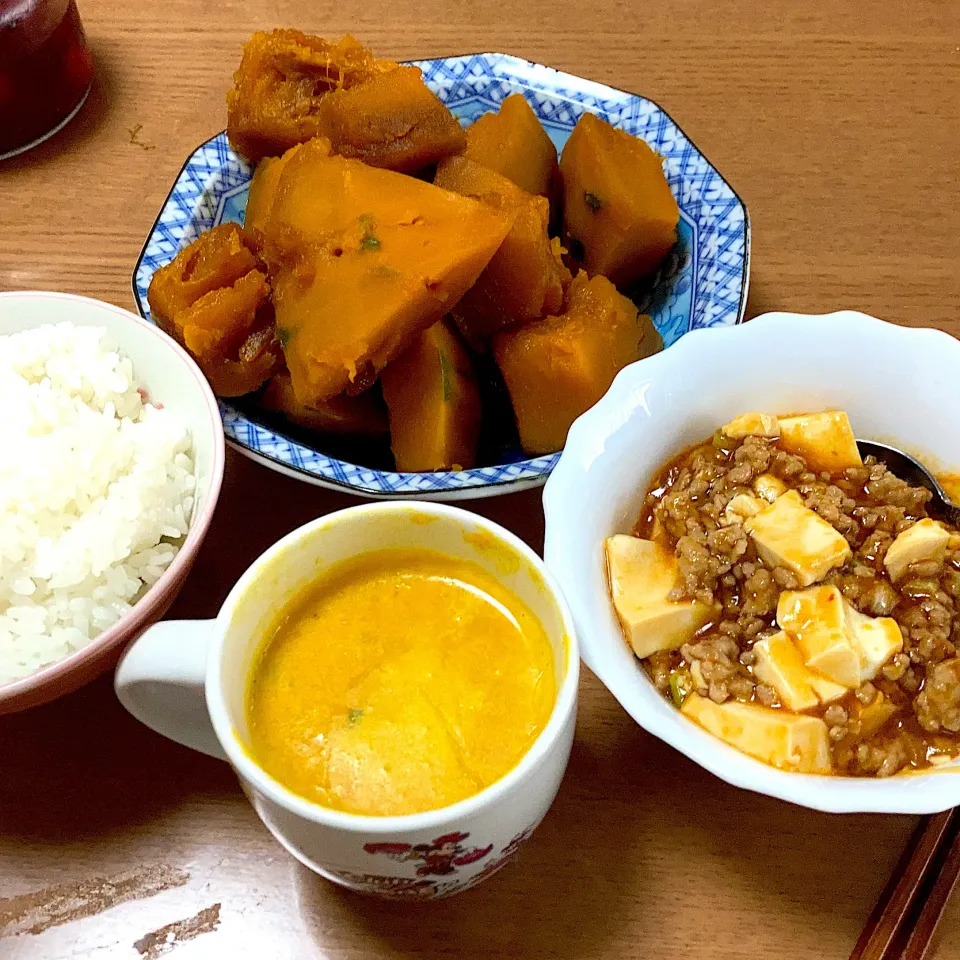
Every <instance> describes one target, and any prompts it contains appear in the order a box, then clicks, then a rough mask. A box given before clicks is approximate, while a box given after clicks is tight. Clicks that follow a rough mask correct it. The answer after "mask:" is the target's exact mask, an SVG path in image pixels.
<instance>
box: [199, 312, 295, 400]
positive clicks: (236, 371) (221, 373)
mask: <svg viewBox="0 0 960 960" xmlns="http://www.w3.org/2000/svg"><path fill="white" fill-rule="evenodd" d="M282 366H283V352H282V351H281V349H280V343H279V341H278V340H277V335H276V330H274V328H273V324H272V323H271V324H270V325H269V326H264V327H260V328H259V329H257V330H253V331H251V333H250V334H249V335H248V336H247V338H246V339H245V340H244V341H243V343H241V344H240V347H239V349H238V350H237V356H236V359H231V358H229V357H227V358H225V359H223V360H210V361H207V362H205V363H202V364H200V369H201V370H203V372H204V374H205V375H206V377H207V380H209V381H210V386H211V387H212V388H213V392H214V393H215V394H216V395H217V396H218V397H242V396H243V395H244V394H245V393H252V392H253V391H254V390H259V389H260V387H261V386H263V384H264V383H266V381H267V380H269V379H270V377H271V376H272V375H273V373H274V372H275V371H276V370H279V369H280V367H282Z"/></svg>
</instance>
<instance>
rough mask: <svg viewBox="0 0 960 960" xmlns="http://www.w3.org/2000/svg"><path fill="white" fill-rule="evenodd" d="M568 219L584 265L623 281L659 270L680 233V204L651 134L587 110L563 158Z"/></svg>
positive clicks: (566, 227)
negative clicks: (646, 137) (647, 139)
mask: <svg viewBox="0 0 960 960" xmlns="http://www.w3.org/2000/svg"><path fill="white" fill-rule="evenodd" d="M560 176H561V179H562V181H563V226H564V233H565V236H566V238H567V243H568V245H569V247H570V248H571V250H577V249H578V247H582V250H583V267H584V269H585V270H586V271H587V273H589V274H590V275H591V276H593V275H595V274H598V273H600V274H603V275H604V276H605V277H607V278H609V279H610V280H612V281H613V282H614V283H615V284H616V285H617V286H618V287H621V288H622V287H626V286H629V285H630V284H631V283H633V282H634V281H636V280H638V279H640V278H641V277H643V276H646V275H647V274H649V273H652V272H653V271H654V270H656V268H657V267H658V266H659V265H660V263H661V261H662V260H663V258H664V257H665V256H666V255H667V253H669V252H670V248H671V247H672V246H673V245H674V243H675V242H676V239H677V223H678V221H679V219H680V211H679V208H678V207H677V201H676V200H675V199H674V196H673V194H672V193H671V192H670V185H669V184H668V183H667V179H666V177H665V176H664V173H663V161H662V160H661V158H660V157H659V156H658V155H657V154H656V153H654V152H653V150H651V149H650V147H648V146H647V144H646V143H644V142H643V140H640V139H639V138H638V137H633V136H631V135H630V134H629V133H626V132H624V131H623V130H616V129H615V128H614V127H611V126H610V124H609V123H606V122H605V121H603V120H601V119H600V118H599V117H595V116H594V115H593V114H592V113H585V114H584V115H583V116H582V117H581V118H580V120H579V121H578V122H577V125H576V127H574V129H573V133H571V134H570V139H569V140H568V141H567V144H566V146H565V147H564V148H563V155H562V157H561V158H560Z"/></svg>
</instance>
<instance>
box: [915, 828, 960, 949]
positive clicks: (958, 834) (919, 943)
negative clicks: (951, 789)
mask: <svg viewBox="0 0 960 960" xmlns="http://www.w3.org/2000/svg"><path fill="white" fill-rule="evenodd" d="M956 821H957V817H956V816H955V817H954V824H955V826H954V833H953V840H952V841H951V842H950V846H949V848H948V849H947V851H946V855H945V856H944V857H943V859H942V860H941V867H940V871H939V873H938V874H937V877H936V880H935V881H934V883H933V886H931V887H930V888H929V892H928V893H927V896H926V899H925V901H924V902H923V906H922V908H921V910H920V913H919V914H918V915H917V919H916V923H915V924H914V927H913V930H912V931H911V932H910V936H909V937H908V939H907V943H906V946H905V947H904V949H903V960H927V958H929V957H932V956H933V950H934V947H935V945H936V941H935V939H934V938H935V935H936V932H937V925H938V924H939V923H940V919H941V918H942V917H943V913H944V911H945V910H946V907H947V903H948V902H949V901H950V895H951V894H952V893H953V890H954V887H956V885H957V879H958V878H960V824H957V823H956Z"/></svg>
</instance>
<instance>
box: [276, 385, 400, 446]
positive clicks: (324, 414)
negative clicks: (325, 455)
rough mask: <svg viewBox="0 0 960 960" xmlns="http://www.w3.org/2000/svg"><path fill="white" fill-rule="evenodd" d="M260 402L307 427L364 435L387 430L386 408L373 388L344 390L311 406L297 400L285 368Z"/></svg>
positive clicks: (372, 434) (380, 434) (381, 432)
mask: <svg viewBox="0 0 960 960" xmlns="http://www.w3.org/2000/svg"><path fill="white" fill-rule="evenodd" d="M260 406H262V407H263V408H264V409H265V410H272V411H274V412H276V413H282V414H283V415H284V416H285V417H286V418H287V419H288V420H289V421H290V422H291V423H295V424H297V425H298V426H301V427H306V428H307V429H308V430H320V431H322V432H323V433H352V434H358V435H361V436H382V435H383V434H385V433H386V432H387V415H386V411H385V410H384V408H383V404H382V403H381V402H380V401H379V398H378V397H377V396H376V395H375V394H374V392H373V391H371V390H366V391H364V392H363V393H360V394H357V396H355V397H348V396H346V394H341V395H340V396H339V397H331V398H330V399H329V400H324V401H322V402H321V403H318V404H316V405H315V406H308V405H307V404H303V403H300V401H299V400H297V396H296V394H295V393H294V392H293V383H292V382H291V381H290V374H289V372H288V371H286V370H281V371H280V372H279V373H275V374H274V375H273V376H272V377H271V378H270V382H269V383H268V384H267V386H266V389H265V390H264V391H263V393H262V394H261V396H260Z"/></svg>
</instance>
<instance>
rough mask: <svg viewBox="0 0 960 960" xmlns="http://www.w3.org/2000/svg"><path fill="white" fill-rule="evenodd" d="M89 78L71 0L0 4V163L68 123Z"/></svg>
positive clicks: (5, 1) (88, 59)
mask: <svg viewBox="0 0 960 960" xmlns="http://www.w3.org/2000/svg"><path fill="white" fill-rule="evenodd" d="M92 77H93V61H92V60H91V57H90V51H89V49H88V48H87V42H86V38H85V37H84V35H83V26H82V25H81V23H80V15H79V14H78V13H77V4H76V0H0V160H3V159H5V158H6V157H12V156H13V155H14V154H17V153H20V152H22V151H23V150H29V149H30V147H33V146H35V145H36V144H38V143H40V142H41V141H43V140H46V139H47V137H50V136H52V135H53V134H54V133H56V132H57V131H58V130H59V129H60V128H61V127H63V126H64V125H65V124H67V123H69V121H70V120H71V119H72V118H73V117H74V116H75V115H76V113H77V111H78V110H79V109H80V107H81V106H83V102H84V100H86V98H87V94H88V93H89V92H90V81H91V79H92Z"/></svg>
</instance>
